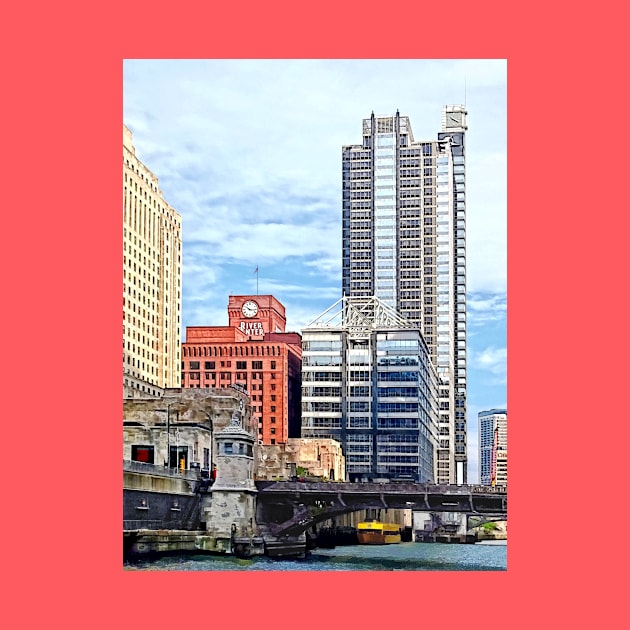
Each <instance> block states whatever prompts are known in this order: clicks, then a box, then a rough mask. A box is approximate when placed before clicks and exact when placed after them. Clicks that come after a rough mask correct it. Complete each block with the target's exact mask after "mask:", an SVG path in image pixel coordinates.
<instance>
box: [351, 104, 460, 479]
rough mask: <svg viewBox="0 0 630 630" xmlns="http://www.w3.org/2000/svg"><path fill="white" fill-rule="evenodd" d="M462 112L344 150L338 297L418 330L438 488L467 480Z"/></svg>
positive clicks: (372, 126)
mask: <svg viewBox="0 0 630 630" xmlns="http://www.w3.org/2000/svg"><path fill="white" fill-rule="evenodd" d="M466 115H467V112H466V108H465V107H464V106H462V105H447V106H445V107H444V108H443V110H442V126H441V131H440V132H438V133H437V138H436V139H433V140H416V139H415V138H414V136H413V132H412V129H411V123H410V120H409V118H408V117H407V116H401V115H400V114H399V112H396V114H394V115H390V116H375V115H374V114H373V113H372V115H371V117H370V118H366V119H364V120H363V128H362V131H363V133H362V140H361V143H360V144H354V145H347V146H344V147H343V148H342V173H343V177H342V182H343V184H342V185H343V248H342V255H343V272H342V276H343V279H342V288H343V295H344V296H348V297H370V296H376V297H377V298H379V299H380V300H381V301H382V302H383V303H384V304H386V305H388V306H389V307H391V308H393V309H395V310H396V311H397V312H398V313H399V314H400V315H401V316H402V317H403V318H404V319H405V320H406V321H408V322H410V323H411V324H412V325H413V326H415V327H417V328H419V329H420V331H421V332H422V336H423V338H424V340H425V341H426V345H427V348H428V353H429V356H430V358H431V361H432V363H433V365H434V366H435V367H436V369H437V376H438V396H439V418H438V422H439V424H438V427H439V442H438V451H437V478H436V481H437V482H440V483H466V481H467V453H466V447H467V429H466V190H465V180H466V151H465V148H466V145H465V136H466V133H465V132H466V129H467V122H466Z"/></svg>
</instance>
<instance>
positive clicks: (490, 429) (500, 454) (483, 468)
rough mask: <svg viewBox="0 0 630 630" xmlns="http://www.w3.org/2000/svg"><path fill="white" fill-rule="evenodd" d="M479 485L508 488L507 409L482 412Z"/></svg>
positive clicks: (480, 417)
mask: <svg viewBox="0 0 630 630" xmlns="http://www.w3.org/2000/svg"><path fill="white" fill-rule="evenodd" d="M478 420H479V483H481V484H482V485H484V486H495V485H497V486H507V409H490V410H488V411H480V412H479V414H478Z"/></svg>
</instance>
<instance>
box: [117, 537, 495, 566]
mask: <svg viewBox="0 0 630 630" xmlns="http://www.w3.org/2000/svg"><path fill="white" fill-rule="evenodd" d="M124 569H125V570H126V571H505V570H506V569H507V545H506V544H505V543H504V542H498V541H497V542H495V543H486V542H484V543H476V544H447V543H416V542H405V543H399V544H394V545H348V546H342V547H336V548H335V549H315V550H313V551H311V552H310V553H309V554H308V555H307V557H306V558H299V559H291V560H280V559H278V560H274V559H272V558H266V557H256V558H252V559H247V560H243V559H239V558H235V557H234V556H208V555H186V556H169V557H163V558H160V559H157V560H141V561H138V562H134V563H133V564H131V563H125V565H124Z"/></svg>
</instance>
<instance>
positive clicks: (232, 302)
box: [228, 295, 287, 341]
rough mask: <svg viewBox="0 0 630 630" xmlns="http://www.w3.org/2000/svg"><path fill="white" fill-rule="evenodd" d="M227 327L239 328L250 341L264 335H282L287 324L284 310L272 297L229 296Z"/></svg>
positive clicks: (260, 338) (259, 338)
mask: <svg viewBox="0 0 630 630" xmlns="http://www.w3.org/2000/svg"><path fill="white" fill-rule="evenodd" d="M228 317H229V325H230V326H233V327H235V328H239V329H240V330H242V331H243V332H244V333H245V334H246V335H248V336H249V337H250V339H252V340H254V341H255V340H262V338H263V336H264V335H265V333H278V332H279V333H283V332H285V327H286V324H287V319H286V314H285V308H284V306H283V305H282V304H281V303H280V302H278V300H276V298H275V297H274V296H273V295H230V298H229V301H228Z"/></svg>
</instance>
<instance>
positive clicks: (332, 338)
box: [302, 296, 438, 482]
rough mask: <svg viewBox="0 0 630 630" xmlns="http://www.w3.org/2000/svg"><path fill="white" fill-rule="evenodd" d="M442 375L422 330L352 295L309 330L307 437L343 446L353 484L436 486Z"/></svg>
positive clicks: (305, 353) (305, 350)
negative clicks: (397, 481)
mask: <svg viewBox="0 0 630 630" xmlns="http://www.w3.org/2000/svg"><path fill="white" fill-rule="evenodd" d="M436 388H437V376H436V370H435V367H434V366H433V364H432V363H431V360H430V358H429V353H428V349H427V346H426V344H425V342H424V339H423V338H422V335H421V333H420V329H419V328H417V327H413V326H411V325H410V324H409V322H407V321H406V320H404V319H403V318H402V317H401V316H400V315H399V314H398V313H397V312H396V311H394V310H393V309H392V308H391V307H389V306H387V305H386V304H385V303H383V302H382V301H380V300H379V299H378V298H375V297H371V298H369V297H354V298H350V297H347V296H346V297H345V298H342V299H341V300H339V301H338V302H337V303H335V304H334V305H333V306H331V307H330V308H329V309H328V310H327V311H325V312H324V313H323V314H322V315H320V317H319V318H318V319H317V320H315V321H314V322H312V323H311V324H309V325H308V326H307V327H306V328H304V329H303V330H302V437H307V438H331V439H334V440H337V441H339V442H340V443H341V445H342V449H343V453H344V456H345V458H346V471H347V477H348V479H349V481H358V480H361V479H364V478H386V479H409V480H414V481H418V482H427V481H428V482H434V480H435V463H436V461H435V460H436V458H435V452H436V448H437V446H438V428H437V413H438V411H437V392H436Z"/></svg>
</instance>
